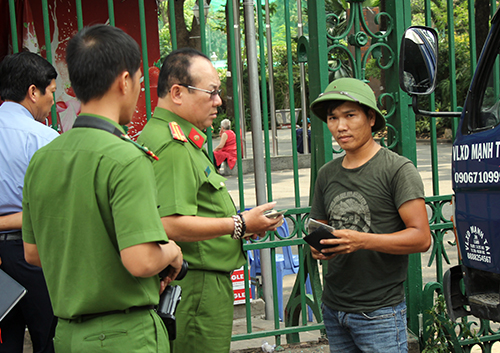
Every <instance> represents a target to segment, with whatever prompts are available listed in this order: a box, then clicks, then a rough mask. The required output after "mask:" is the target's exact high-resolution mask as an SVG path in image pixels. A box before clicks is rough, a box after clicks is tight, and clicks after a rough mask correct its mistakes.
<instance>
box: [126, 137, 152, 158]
mask: <svg viewBox="0 0 500 353" xmlns="http://www.w3.org/2000/svg"><path fill="white" fill-rule="evenodd" d="M120 138H121V139H122V140H124V141H127V142H130V143H131V144H133V145H134V146H135V147H137V148H138V149H140V150H141V151H142V152H144V153H146V154H147V155H148V156H149V157H151V158H153V159H154V160H158V156H157V155H156V154H154V153H153V152H151V151H150V150H149V148H147V147H146V146H141V145H139V144H138V143H137V142H135V141H134V140H132V139H131V138H130V137H129V136H128V135H123V134H122V135H121V136H120Z"/></svg>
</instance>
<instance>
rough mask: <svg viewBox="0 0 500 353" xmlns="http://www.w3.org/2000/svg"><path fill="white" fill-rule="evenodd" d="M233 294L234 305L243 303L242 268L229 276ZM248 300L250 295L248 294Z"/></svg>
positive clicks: (243, 277)
mask: <svg viewBox="0 0 500 353" xmlns="http://www.w3.org/2000/svg"><path fill="white" fill-rule="evenodd" d="M231 281H232V282H233V292H234V305H236V304H244V303H245V271H244V269H243V266H242V267H241V268H239V269H237V270H235V271H234V272H233V274H232V275H231ZM248 286H249V287H250V271H248ZM250 298H252V293H251V292H250Z"/></svg>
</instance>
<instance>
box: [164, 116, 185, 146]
mask: <svg viewBox="0 0 500 353" xmlns="http://www.w3.org/2000/svg"><path fill="white" fill-rule="evenodd" d="M168 127H169V128H170V133H171V134H172V137H173V138H174V140H178V141H182V142H187V141H188V140H187V138H186V135H184V133H183V132H182V129H181V127H180V126H179V124H177V123H176V122H175V121H172V122H171V123H169V124H168Z"/></svg>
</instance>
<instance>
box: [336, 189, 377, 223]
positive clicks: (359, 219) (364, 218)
mask: <svg viewBox="0 0 500 353" xmlns="http://www.w3.org/2000/svg"><path fill="white" fill-rule="evenodd" d="M328 218H329V221H330V225H331V226H333V228H335V229H351V230H356V231H358V232H369V231H370V225H371V214H370V209H369V207H368V203H367V202H366V200H365V198H364V197H363V195H361V194H360V193H358V192H356V191H348V192H343V193H341V194H339V195H337V196H336V197H335V198H334V199H333V201H332V202H331V203H330V207H329V208H328Z"/></svg>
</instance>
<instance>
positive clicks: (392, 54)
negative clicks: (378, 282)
mask: <svg viewBox="0 0 500 353" xmlns="http://www.w3.org/2000/svg"><path fill="white" fill-rule="evenodd" d="M25 1H28V0H25ZM213 1H214V0H213ZM196 2H197V5H198V9H204V8H205V6H208V3H207V4H206V3H205V1H204V0H196ZM487 2H488V1H487ZM8 3H9V20H10V28H11V33H10V35H11V37H10V40H11V43H12V51H13V52H17V51H19V50H20V45H19V44H20V43H21V39H20V34H19V33H18V29H19V28H20V26H19V23H17V21H19V17H18V15H16V1H15V0H8ZM84 3H85V2H84ZM182 3H184V1H183V2H182ZM377 3H378V6H377V7H373V8H366V7H364V6H363V5H364V3H363V2H362V1H360V0H350V1H347V2H340V1H323V0H314V1H313V0H308V1H305V0H304V1H303V2H301V1H300V0H298V1H293V2H291V1H288V0H276V1H274V2H273V3H271V7H273V6H274V7H273V11H274V13H277V14H282V16H278V17H276V15H274V17H273V18H274V19H276V18H279V17H282V18H281V21H278V23H279V25H280V28H282V32H281V34H282V36H283V37H284V38H285V43H286V45H285V46H286V62H287V63H288V65H287V68H286V81H287V90H286V91H287V92H286V95H287V96H288V102H289V103H288V105H287V106H286V107H283V108H287V109H289V111H291V112H293V111H295V109H296V108H297V106H298V105H300V109H301V110H302V112H303V113H302V114H303V116H304V114H306V113H307V111H308V109H307V104H308V103H307V101H308V100H311V99H314V98H315V97H317V96H318V94H319V93H321V92H322V91H323V89H324V88H325V87H326V86H327V85H328V83H329V82H330V81H331V80H332V79H334V78H335V77H339V76H342V75H350V76H354V77H357V78H360V79H363V80H367V81H369V82H370V84H371V85H372V88H374V90H375V91H376V93H377V96H378V99H379V103H380V106H381V108H382V109H383V110H384V112H385V114H386V118H387V123H388V124H387V126H388V129H387V133H386V134H384V135H382V136H379V137H380V141H381V144H382V145H383V146H385V147H388V148H391V149H393V150H395V151H396V152H398V153H400V154H402V155H405V156H407V157H408V158H410V159H411V160H412V161H413V162H414V163H416V161H417V158H416V157H417V152H416V135H415V131H416V118H415V116H414V114H413V112H412V109H411V107H410V104H411V100H410V97H409V96H408V95H406V94H405V93H403V92H402V91H401V90H400V89H399V82H398V56H399V42H400V39H401V37H402V34H403V32H404V30H405V29H406V28H407V27H408V26H409V25H411V24H426V25H431V26H435V27H437V28H438V30H439V34H440V45H444V46H445V47H446V48H447V50H448V51H447V53H448V54H447V57H448V62H447V63H445V66H446V67H447V68H448V70H447V72H442V73H440V75H441V77H442V82H441V85H442V87H446V89H442V90H441V91H440V92H441V93H440V95H439V97H436V96H434V95H433V96H432V97H431V98H430V99H429V100H428V101H427V103H426V104H428V106H429V109H430V110H436V109H442V108H443V107H446V108H448V109H451V110H457V109H459V95H458V94H457V91H458V90H459V89H458V87H457V82H458V83H460V80H464V78H463V77H462V76H461V77H460V80H458V79H457V74H456V72H457V66H456V57H457V55H458V54H460V55H465V56H466V57H468V59H467V60H466V61H465V62H466V63H467V64H468V65H469V67H470V70H469V78H470V75H471V73H472V72H473V70H474V69H475V66H476V56H477V53H478V52H479V51H480V48H477V45H476V39H475V22H474V21H475V16H474V11H475V8H474V1H472V0H463V1H452V0H443V1H440V2H437V1H430V0H420V1H410V0H385V1H378V2H377ZM342 4H344V5H346V8H341V7H342ZM457 4H458V5H460V6H456V5H457ZM82 5H85V4H82V1H81V0H75V2H74V5H72V6H74V11H75V14H76V15H75V19H74V20H75V21H76V23H77V29H80V28H82V27H83V26H84V25H86V24H87V23H86V21H85V19H86V18H87V14H86V13H84V9H83V8H84V7H83V6H82ZM148 5H150V4H149V3H148V2H146V1H144V0H138V2H137V4H134V6H137V9H138V13H137V26H135V27H133V28H135V29H134V30H135V31H137V33H135V34H136V35H137V37H138V38H140V45H141V48H142V55H143V65H144V67H143V72H144V87H145V90H144V94H145V109H146V115H147V117H148V118H149V117H150V116H151V111H152V107H153V106H152V103H151V101H152V99H151V96H152V95H155V93H154V92H153V93H151V92H150V85H151V82H150V79H151V78H150V75H149V69H150V67H149V63H150V62H151V59H152V58H151V57H148V55H151V54H150V53H151V45H150V44H149V43H148V36H149V35H150V34H151V33H150V32H148V29H147V23H146V17H147V13H148V11H146V9H147V8H148ZM224 5H225V8H223V9H222V10H219V11H225V12H224V16H225V17H226V18H227V22H226V24H225V27H226V29H229V31H227V32H228V33H227V34H228V44H227V48H228V49H227V51H228V53H229V55H228V58H227V59H228V63H229V67H228V69H227V72H229V74H227V75H226V76H227V77H231V80H232V85H231V90H230V91H229V92H226V94H227V95H228V96H231V102H232V108H233V109H232V111H233V112H234V116H232V118H233V120H234V124H235V131H245V129H246V119H247V117H246V116H245V115H246V114H245V109H244V108H245V107H244V106H242V105H244V102H245V99H243V98H247V97H243V95H244V82H242V81H239V80H238V78H240V77H241V76H240V75H239V74H238V73H240V74H241V71H242V70H244V69H245V67H247V66H248V65H249V64H250V63H251V61H252V60H254V61H256V62H257V64H258V67H259V70H260V76H259V77H258V78H257V80H259V84H260V92H251V93H250V95H252V94H253V95H254V96H255V94H257V95H259V98H260V99H261V100H262V104H261V109H262V111H261V115H262V124H263V126H264V127H266V128H265V129H264V130H263V131H264V134H263V135H264V145H265V147H264V151H263V157H264V159H265V169H264V170H256V171H255V178H256V179H262V180H263V181H264V184H263V185H265V189H266V190H265V195H266V199H267V200H269V201H271V200H273V195H274V194H273V173H271V160H272V158H273V157H275V154H276V151H274V148H273V152H272V153H271V146H272V145H273V144H274V143H275V137H276V136H275V135H274V134H275V131H271V130H269V129H268V128H267V127H268V126H273V124H275V112H274V110H276V109H277V108H276V107H275V105H274V99H275V95H274V94H273V93H274V86H273V84H274V83H273V82H275V81H276V79H277V77H275V75H274V73H273V70H274V66H275V65H274V64H275V63H274V61H273V55H272V54H273V53H272V52H273V45H274V43H275V40H276V38H274V37H273V36H272V35H270V34H271V31H270V30H269V29H270V28H271V27H272V26H273V23H272V22H271V21H270V19H269V15H270V13H271V10H270V4H269V2H268V1H267V0H266V1H265V2H264V3H263V4H260V3H259V5H258V6H250V8H252V9H250V8H248V7H247V8H246V9H245V11H253V13H252V14H251V16H252V17H253V18H254V19H255V23H254V24H253V26H254V28H257V31H256V32H255V33H256V35H255V36H251V37H253V38H256V39H255V40H256V42H255V43H253V42H252V40H253V38H245V37H246V36H245V34H246V31H248V30H249V28H251V27H248V25H249V24H248V23H245V24H246V26H245V28H246V30H245V31H243V30H242V29H241V26H240V22H241V19H240V12H241V8H240V5H241V4H240V2H239V1H236V0H228V1H227V2H226V3H225V4H224ZM261 5H262V6H261ZM488 5H489V7H490V16H491V15H492V14H493V13H494V11H495V10H496V7H497V1H489V2H488ZM117 6H118V4H117V3H116V2H114V1H113V0H108V1H107V8H106V6H105V5H101V6H99V7H98V9H95V10H96V11H100V12H105V13H106V15H107V16H106V18H107V21H108V22H109V24H110V25H112V26H113V25H115V15H116V13H115V12H116V7H117ZM120 6H121V5H120ZM176 6H178V5H175V2H174V1H168V6H167V7H165V8H166V9H167V10H166V11H167V13H168V18H169V21H170V22H169V31H170V38H171V47H172V48H173V49H175V48H177V46H178V36H177V33H179V31H178V27H177V26H178V25H180V24H176V23H175V18H177V17H176V13H177V12H176V11H178V10H176ZM41 8H42V10H43V11H42V21H43V36H40V39H39V40H40V41H41V42H44V43H47V44H48V45H44V51H43V54H44V55H45V56H46V57H47V59H48V60H49V61H50V62H53V56H54V53H53V51H52V50H53V48H52V45H50V43H51V40H53V38H52V36H53V34H54V26H55V25H54V21H53V19H52V21H51V17H50V14H51V13H50V10H51V9H52V10H54V2H53V1H49V0H42V1H41ZM149 9H150V8H149ZM464 11H465V13H466V15H465V18H466V19H467V20H468V22H469V26H466V29H467V31H468V35H466V36H464V35H463V27H461V26H462V25H461V22H457V19H462V18H463V12H464ZM198 12H199V21H200V25H199V31H200V33H199V34H200V35H199V37H200V44H201V46H200V49H201V50H202V51H203V52H204V53H206V54H210V53H208V49H207V33H206V23H207V15H206V14H205V13H204V11H198ZM461 16H462V17H461ZM303 18H304V19H305V20H303ZM490 18H491V17H490ZM457 23H458V26H457V25H456V24H457ZM457 27H459V28H457ZM461 31H462V32H461ZM42 38H43V40H42ZM241 38H245V40H246V41H245V43H244V44H243V42H242V41H241ZM456 38H458V39H459V40H460V41H461V42H460V44H461V45H462V46H463V41H464V40H465V41H466V44H465V45H466V46H467V47H468V48H469V52H468V53H463V52H462V51H460V50H458V49H457V46H456V42H455V40H456ZM148 45H149V47H148ZM251 45H256V48H257V47H258V55H257V57H254V58H246V59H245V58H244V55H242V52H244V50H243V49H245V48H247V49H248V48H249V46H251ZM240 47H243V49H242V50H238V48H240ZM270 63H271V65H270ZM440 64H442V62H440ZM294 66H296V68H295V69H294ZM299 67H300V72H299V69H298V68H299ZM248 79H252V78H247V80H248ZM299 80H300V83H301V84H298V82H299ZM246 82H248V81H246ZM296 97H300V99H296ZM251 98H252V97H250V99H251ZM460 99H461V97H460ZM299 100H300V103H299V104H296V102H298V101H299ZM278 108H280V107H278ZM56 114H57V112H56V108H55V107H54V108H53V110H52V116H53V117H55V116H56ZM290 120H291V121H290V123H291V126H292V129H291V130H290V139H291V141H292V147H291V156H290V158H291V160H292V170H293V175H294V178H293V183H292V184H291V185H293V186H292V187H291V188H290V194H293V197H294V208H291V209H289V210H288V212H287V213H286V219H287V221H288V223H289V225H290V228H291V229H292V231H291V234H290V237H287V238H281V237H280V236H279V235H278V234H277V233H275V232H271V233H269V234H267V235H266V237H265V238H264V239H260V240H258V241H252V242H249V243H247V244H245V245H244V250H245V251H253V250H256V249H261V250H262V249H269V256H270V258H271V269H272V271H271V276H272V281H271V282H270V283H272V293H273V295H272V297H273V304H274V305H273V306H274V312H273V320H274V327H275V329H274V330H270V331H264V332H262V331H260V332H252V317H251V305H250V302H249V301H248V300H247V302H246V304H245V305H246V313H247V319H246V320H247V333H245V334H238V335H234V336H233V340H234V341H240V340H246V339H252V338H260V337H268V336H274V337H275V338H276V344H277V345H278V346H279V345H280V344H281V338H282V335H286V338H287V341H288V342H297V341H299V340H300V338H299V334H300V333H301V332H304V331H312V330H320V331H321V332H322V333H323V334H324V326H323V324H322V315H321V310H320V304H321V292H322V285H321V282H322V278H321V277H322V273H321V267H320V264H318V262H317V261H314V260H313V259H312V258H311V256H310V253H309V248H308V247H307V246H304V244H305V243H304V241H303V240H302V238H303V237H304V236H305V235H306V234H307V232H306V229H305V224H306V221H307V219H308V214H309V207H308V205H303V204H301V201H300V188H299V167H298V155H297V150H296V148H295V147H296V143H297V141H296V136H295V131H294V129H293V127H295V126H296V124H297V121H296V117H295V114H290ZM420 121H421V120H419V122H420ZM311 122H312V127H311V129H312V145H311V151H310V160H311V170H310V172H311V177H310V186H311V187H310V189H311V190H312V189H313V187H312V186H313V185H314V182H315V179H316V175H317V171H318V169H319V168H320V167H321V166H322V165H323V164H324V163H326V162H328V161H329V160H331V159H332V158H333V154H334V153H338V152H340V151H337V150H335V149H334V148H333V147H332V137H331V135H330V133H329V132H328V130H327V129H325V127H324V125H323V124H321V123H320V122H319V120H318V119H311ZM424 123H425V121H424ZM442 123H443V122H442V121H440V120H439V119H436V118H429V119H428V122H427V125H428V126H427V129H428V133H429V136H430V140H431V144H430V147H429V148H430V149H431V165H432V184H433V187H432V190H433V195H432V196H429V197H428V198H427V200H426V203H427V207H428V210H429V215H430V216H429V222H430V225H431V232H432V237H433V240H434V242H433V247H432V250H431V251H430V257H429V260H428V263H424V264H422V263H421V255H420V254H414V255H411V256H410V268H409V272H408V280H407V283H406V296H407V304H408V323H409V329H410V330H411V331H412V332H413V334H415V336H416V337H418V338H419V341H420V343H421V347H422V348H424V347H425V345H426V342H427V341H428V338H429V335H430V332H429V330H428V328H429V326H430V325H429V323H430V321H429V320H432V319H433V318H432V316H431V315H430V313H429V310H430V309H431V307H433V306H434V304H435V299H436V293H440V292H441V290H442V277H443V272H444V269H445V268H446V267H447V266H448V265H449V262H450V261H449V257H448V251H450V249H451V251H456V250H455V248H454V247H453V246H452V245H450V244H448V242H447V241H446V240H445V236H446V235H447V234H449V232H451V231H452V230H453V225H452V222H451V220H450V218H449V215H447V214H446V212H445V211H443V210H444V209H445V208H447V207H449V204H450V202H451V195H440V188H439V186H440V180H439V170H438V154H437V139H438V126H439V124H442ZM52 125H53V127H54V128H57V119H55V118H53V119H52ZM449 125H451V130H452V131H454V130H455V129H456V126H457V121H456V120H453V121H451V122H450V123H449ZM254 133H257V132H255V131H254ZM209 135H210V134H209ZM270 135H271V136H270ZM236 136H237V146H238V155H239V156H241V155H242V152H243V151H242V142H243V143H244V144H245V145H246V143H247V142H246V139H245V140H243V139H242V138H243V137H244V136H245V135H244V134H236ZM450 148H451V147H450ZM208 149H209V150H211V149H212V140H211V138H210V139H209V144H208ZM243 149H244V148H243ZM257 158H261V157H260V156H257ZM237 169H238V193H239V208H240V209H245V206H246V205H248V204H249V203H251V201H249V200H245V193H244V184H243V182H244V180H245V176H244V175H243V168H242V159H241V157H239V158H238V162H237ZM292 190H293V191H292ZM311 193H312V191H310V194H311ZM284 246H291V247H293V248H294V250H295V252H296V253H297V254H298V255H299V261H300V270H299V272H298V274H297V277H296V281H295V285H294V287H293V289H292V293H291V296H290V299H289V300H288V302H287V303H286V304H285V308H286V310H285V317H284V327H282V325H280V320H279V313H278V302H277V300H278V296H277V290H278V289H277V278H276V276H277V273H276V256H275V255H276V251H277V249H279V248H282V247H284ZM423 267H433V268H435V270H436V272H435V279H434V280H433V281H429V282H428V283H425V284H424V283H423V280H422V268H423ZM247 273H248V265H246V266H245V274H247ZM308 276H309V278H310V280H311V285H312V293H306V290H305V288H306V285H305V284H306V279H307V277H308ZM248 280H249V279H248V278H246V279H245V291H246V297H247V298H249V291H250V288H249V283H248ZM308 307H310V308H312V311H313V313H314V318H315V320H314V322H313V323H310V322H308V321H307V314H305V313H306V310H307V308H308ZM302 313H304V314H302ZM464 322H465V325H468V327H477V330H478V340H479V341H480V342H482V345H483V346H482V348H481V349H482V351H483V352H490V351H491V349H492V348H491V347H492V345H493V343H494V342H495V341H497V340H499V338H500V332H499V331H496V329H493V328H492V327H493V325H492V324H491V323H489V322H487V321H485V320H477V319H474V318H469V320H468V321H467V320H464ZM446 324H447V325H448V326H449V328H450V332H452V331H453V332H455V331H454V329H453V326H452V325H451V324H450V323H446ZM456 336H457V337H456V339H455V347H460V346H462V347H463V351H465V352H469V351H470V350H471V347H472V346H473V345H474V344H476V343H477V340H476V341H474V340H472V339H470V338H467V337H465V335H464V333H463V332H462V331H460V332H458V334H457V335H456ZM457 349H460V348H457Z"/></svg>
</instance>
